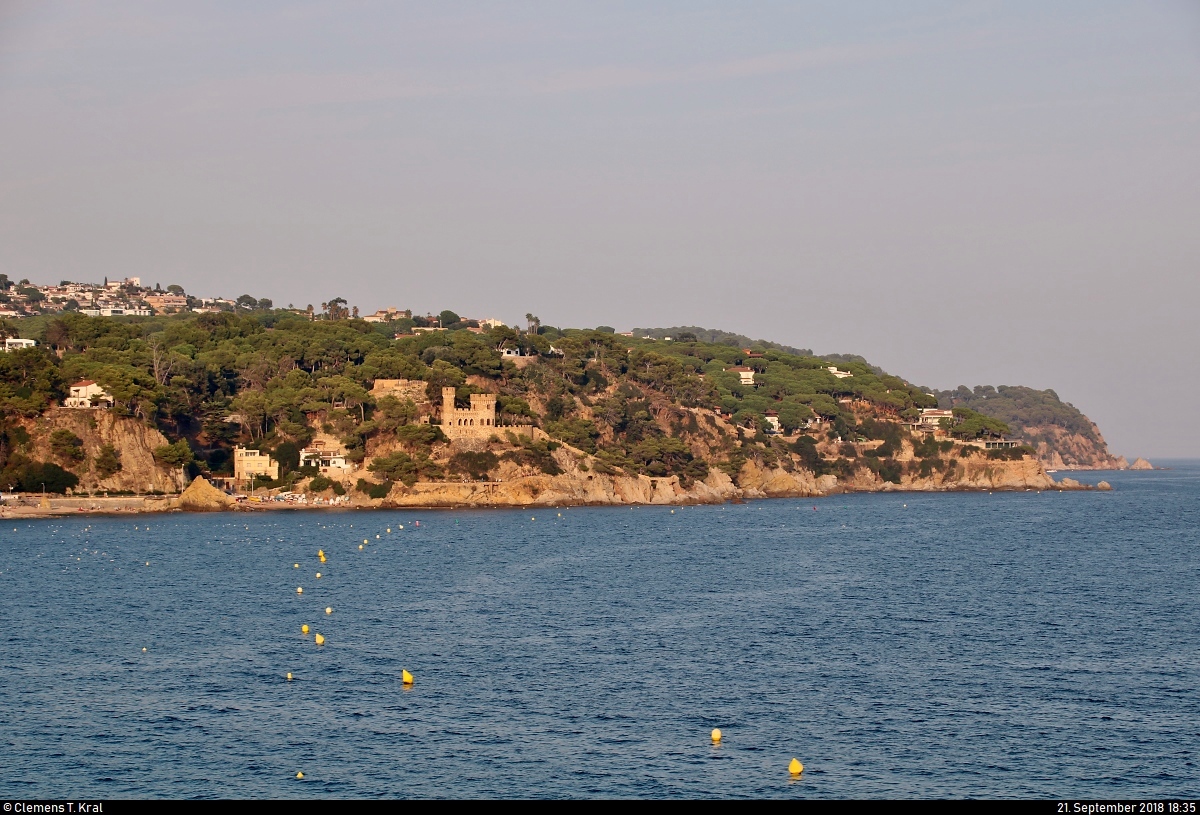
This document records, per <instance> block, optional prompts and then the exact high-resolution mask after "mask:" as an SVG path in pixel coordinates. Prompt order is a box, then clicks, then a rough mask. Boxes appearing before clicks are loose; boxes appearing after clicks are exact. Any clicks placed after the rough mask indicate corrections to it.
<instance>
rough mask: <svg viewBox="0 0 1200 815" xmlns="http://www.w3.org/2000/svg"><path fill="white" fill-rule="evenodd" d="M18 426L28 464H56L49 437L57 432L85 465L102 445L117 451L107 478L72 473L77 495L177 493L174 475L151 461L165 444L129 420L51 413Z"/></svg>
mask: <svg viewBox="0 0 1200 815" xmlns="http://www.w3.org/2000/svg"><path fill="white" fill-rule="evenodd" d="M21 424H22V425H23V426H24V427H25V429H26V430H27V431H28V432H29V435H30V437H31V441H30V445H29V453H30V455H31V458H33V459H35V460H38V461H54V460H56V459H55V458H54V455H53V453H52V452H51V450H50V436H51V434H52V433H53V432H54V431H55V430H59V429H63V430H69V431H71V432H72V433H74V434H75V435H76V436H78V437H79V438H80V440H82V441H83V452H84V454H85V456H86V460H87V461H94V460H95V458H96V456H97V454H99V452H100V448H101V447H103V446H104V445H106V444H111V445H112V446H113V447H115V448H116V449H117V452H118V453H120V456H121V469H120V470H118V471H117V472H116V473H114V474H113V475H111V476H109V477H108V478H104V479H99V478H97V477H96V474H95V470H94V469H91V468H88V469H82V468H73V469H76V470H77V473H76V474H77V475H79V477H80V484H79V487H78V490H77V491H79V492H105V491H109V490H111V491H114V492H117V491H127V492H162V493H175V492H179V490H180V489H182V488H183V483H182V475H181V473H180V471H179V470H178V469H171V468H168V467H162V466H159V464H158V463H157V462H156V461H155V460H154V448H156V447H162V446H163V445H165V444H167V443H168V440H167V437H166V436H164V435H163V434H162V433H160V432H158V431H157V430H155V429H154V428H153V427H150V426H148V425H146V424H145V423H144V422H140V421H138V420H137V419H134V418H132V417H130V416H117V415H115V414H113V413H112V411H108V410H87V409H84V410H72V409H69V408H54V409H51V410H48V411H46V413H45V414H43V415H42V416H41V417H40V418H38V419H26V420H24V421H23V422H22V423H21Z"/></svg>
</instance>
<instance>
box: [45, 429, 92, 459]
mask: <svg viewBox="0 0 1200 815" xmlns="http://www.w3.org/2000/svg"><path fill="white" fill-rule="evenodd" d="M50 452H51V453H53V454H54V455H55V456H57V457H58V458H60V459H62V460H63V461H65V462H71V463H78V462H80V461H83V459H84V458H85V457H86V456H85V454H84V452H83V439H81V438H79V437H78V436H76V435H75V434H74V433H72V432H71V431H70V430H66V429H63V428H59V429H58V430H55V431H54V432H53V433H51V434H50Z"/></svg>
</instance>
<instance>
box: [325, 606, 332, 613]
mask: <svg viewBox="0 0 1200 815" xmlns="http://www.w3.org/2000/svg"><path fill="white" fill-rule="evenodd" d="M325 613H326V614H332V613H333V607H332V606H325Z"/></svg>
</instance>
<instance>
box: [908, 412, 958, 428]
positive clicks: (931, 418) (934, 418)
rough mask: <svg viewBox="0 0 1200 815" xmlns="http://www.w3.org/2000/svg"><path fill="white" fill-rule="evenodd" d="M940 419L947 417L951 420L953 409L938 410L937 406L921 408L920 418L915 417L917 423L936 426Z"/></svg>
mask: <svg viewBox="0 0 1200 815" xmlns="http://www.w3.org/2000/svg"><path fill="white" fill-rule="evenodd" d="M942 419H948V420H950V421H951V422H953V421H954V411H953V410H939V409H938V408H921V418H920V419H917V424H920V425H930V426H933V427H937V426H939V425H940V424H941V421H942Z"/></svg>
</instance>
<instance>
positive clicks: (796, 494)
mask: <svg viewBox="0 0 1200 815" xmlns="http://www.w3.org/2000/svg"><path fill="white" fill-rule="evenodd" d="M1064 480H1067V481H1070V482H1071V483H1066V484H1064V483H1062V482H1052V484H1051V485H1043V486H1015V485H1014V486H973V485H949V486H941V487H938V488H930V487H916V488H914V487H903V486H899V485H893V484H891V483H887V484H886V486H879V487H875V488H863V487H861V486H848V487H842V486H840V485H839V486H837V487H835V488H834V489H832V490H829V491H827V492H808V491H799V490H798V491H786V492H779V493H775V494H767V493H763V492H761V491H758V490H749V491H746V490H740V489H739V490H737V492H738V493H741V494H733V495H725V496H719V497H718V496H706V497H705V498H700V497H697V496H693V495H688V494H687V493H683V494H677V495H674V496H671V497H670V498H667V497H666V496H663V497H662V498H661V499H658V500H655V499H654V498H652V499H651V500H627V501H612V500H587V499H577V498H572V497H570V496H565V495H547V499H546V500H536V499H535V500H532V501H527V502H521V503H512V502H508V503H497V502H481V501H470V500H457V501H456V500H440V501H438V500H435V501H429V502H425V503H422V502H415V501H407V502H397V501H394V500H391V499H390V496H389V498H384V499H363V500H361V501H351V502H349V503H345V504H308V503H306V504H298V503H294V502H283V501H263V502H261V503H253V504H250V503H241V502H238V503H232V504H230V505H228V506H220V507H197V506H188V505H184V504H181V503H180V496H181V495H182V494H180V495H174V496H146V497H136V496H123V497H120V498H73V497H62V498H49V497H47V498H46V501H45V502H44V503H43V502H42V501H41V498H40V496H39V498H38V499H36V500H37V501H38V505H37V506H30V505H23V506H22V505H17V506H13V505H11V504H3V505H0V520H35V519H38V520H40V519H48V518H73V517H87V518H92V517H125V516H128V515H161V514H166V513H205V512H217V513H239V514H254V513H272V512H353V511H363V510H368V511H378V510H392V511H402V510H412V511H428V510H457V509H521V510H524V509H543V508H557V507H614V508H615V507H625V506H628V507H635V506H645V507H651V506H659V507H684V506H720V505H723V504H741V503H746V502H748V501H758V500H770V499H779V498H792V499H798V498H803V499H813V500H817V499H824V498H833V497H835V496H839V495H853V494H874V493H924V494H931V493H984V492H987V493H993V492H1016V493H1019V492H1034V493H1041V492H1106V491H1109V490H1111V486H1109V485H1108V484H1107V482H1101V484H1103V485H1104V486H1100V485H1095V486H1093V485H1090V484H1080V483H1079V482H1076V481H1074V480H1073V479H1064ZM481 483H487V482H481ZM451 486H457V485H453V484H451ZM463 486H468V487H470V486H474V484H470V483H468V484H465V485H463ZM747 493H752V494H747ZM413 497H416V496H413ZM556 498H557V499H559V500H554V499H556ZM45 504H49V506H46V505H45ZM82 504H90V505H91V506H81V505H82Z"/></svg>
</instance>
